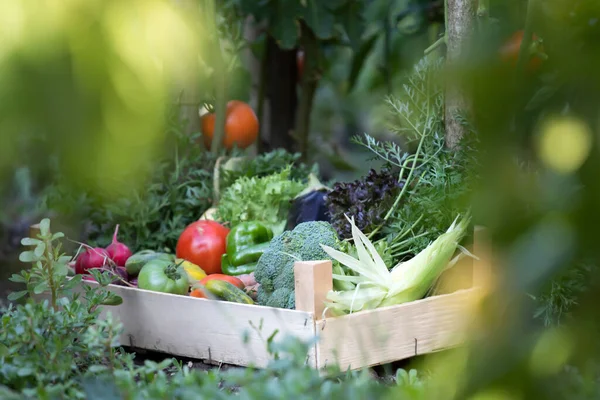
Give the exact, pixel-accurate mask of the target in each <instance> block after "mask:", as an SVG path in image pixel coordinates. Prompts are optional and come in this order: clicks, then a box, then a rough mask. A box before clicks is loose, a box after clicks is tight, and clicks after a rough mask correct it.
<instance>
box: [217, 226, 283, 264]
mask: <svg viewBox="0 0 600 400" xmlns="http://www.w3.org/2000/svg"><path fill="white" fill-rule="evenodd" d="M271 239H273V231H272V230H271V228H268V227H267V226H265V225H264V224H262V223H260V222H256V221H249V222H242V223H241V224H239V225H237V226H235V227H234V228H233V229H231V231H230V232H229V234H228V235H227V252H226V253H225V254H223V256H222V257H221V270H222V271H223V273H224V274H226V275H244V274H249V273H252V272H254V269H255V268H256V263H257V261H258V259H259V258H260V256H261V255H262V253H263V252H264V251H265V249H266V248H267V247H268V246H269V242H270V241H271Z"/></svg>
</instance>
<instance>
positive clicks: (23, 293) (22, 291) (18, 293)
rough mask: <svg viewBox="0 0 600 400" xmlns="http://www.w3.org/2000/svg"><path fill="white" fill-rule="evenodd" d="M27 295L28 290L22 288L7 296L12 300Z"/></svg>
mask: <svg viewBox="0 0 600 400" xmlns="http://www.w3.org/2000/svg"><path fill="white" fill-rule="evenodd" d="M25 295H27V290H21V291H18V292H12V293H11V294H9V295H8V296H7V298H8V300H10V301H15V300H19V299H20V298H21V297H23V296H25Z"/></svg>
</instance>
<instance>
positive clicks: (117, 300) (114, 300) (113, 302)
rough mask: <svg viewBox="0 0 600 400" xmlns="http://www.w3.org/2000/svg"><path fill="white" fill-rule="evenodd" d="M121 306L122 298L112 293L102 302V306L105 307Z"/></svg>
mask: <svg viewBox="0 0 600 400" xmlns="http://www.w3.org/2000/svg"><path fill="white" fill-rule="evenodd" d="M121 304H123V298H122V297H121V296H117V295H116V294H113V293H110V296H109V297H108V298H107V299H106V300H104V301H103V302H102V305H105V306H119V305H121Z"/></svg>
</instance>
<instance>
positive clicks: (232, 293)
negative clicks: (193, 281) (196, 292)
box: [204, 279, 254, 304]
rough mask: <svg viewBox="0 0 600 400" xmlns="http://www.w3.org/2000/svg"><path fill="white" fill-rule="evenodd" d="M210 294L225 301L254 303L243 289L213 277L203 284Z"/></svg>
mask: <svg viewBox="0 0 600 400" xmlns="http://www.w3.org/2000/svg"><path fill="white" fill-rule="evenodd" d="M204 286H205V287H206V289H208V290H209V291H210V292H211V293H212V294H214V295H215V296H218V297H220V298H222V299H223V300H226V301H231V302H233V303H242V304H254V300H252V298H251V297H250V296H248V295H247V294H246V293H244V291H243V290H242V289H240V288H238V287H235V285H232V284H231V283H229V282H225V281H221V280H218V279H213V280H210V281H208V282H206V284H205V285H204Z"/></svg>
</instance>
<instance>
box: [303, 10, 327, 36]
mask: <svg viewBox="0 0 600 400" xmlns="http://www.w3.org/2000/svg"><path fill="white" fill-rule="evenodd" d="M303 16H304V20H305V21H306V24H307V25H308V26H309V28H310V29H312V31H313V32H314V34H315V36H316V37H317V38H319V39H330V38H331V37H333V32H334V27H335V15H334V14H333V13H332V11H331V9H330V8H329V7H328V6H327V5H326V2H324V1H322V0H307V7H306V8H305V9H304V13H303Z"/></svg>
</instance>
